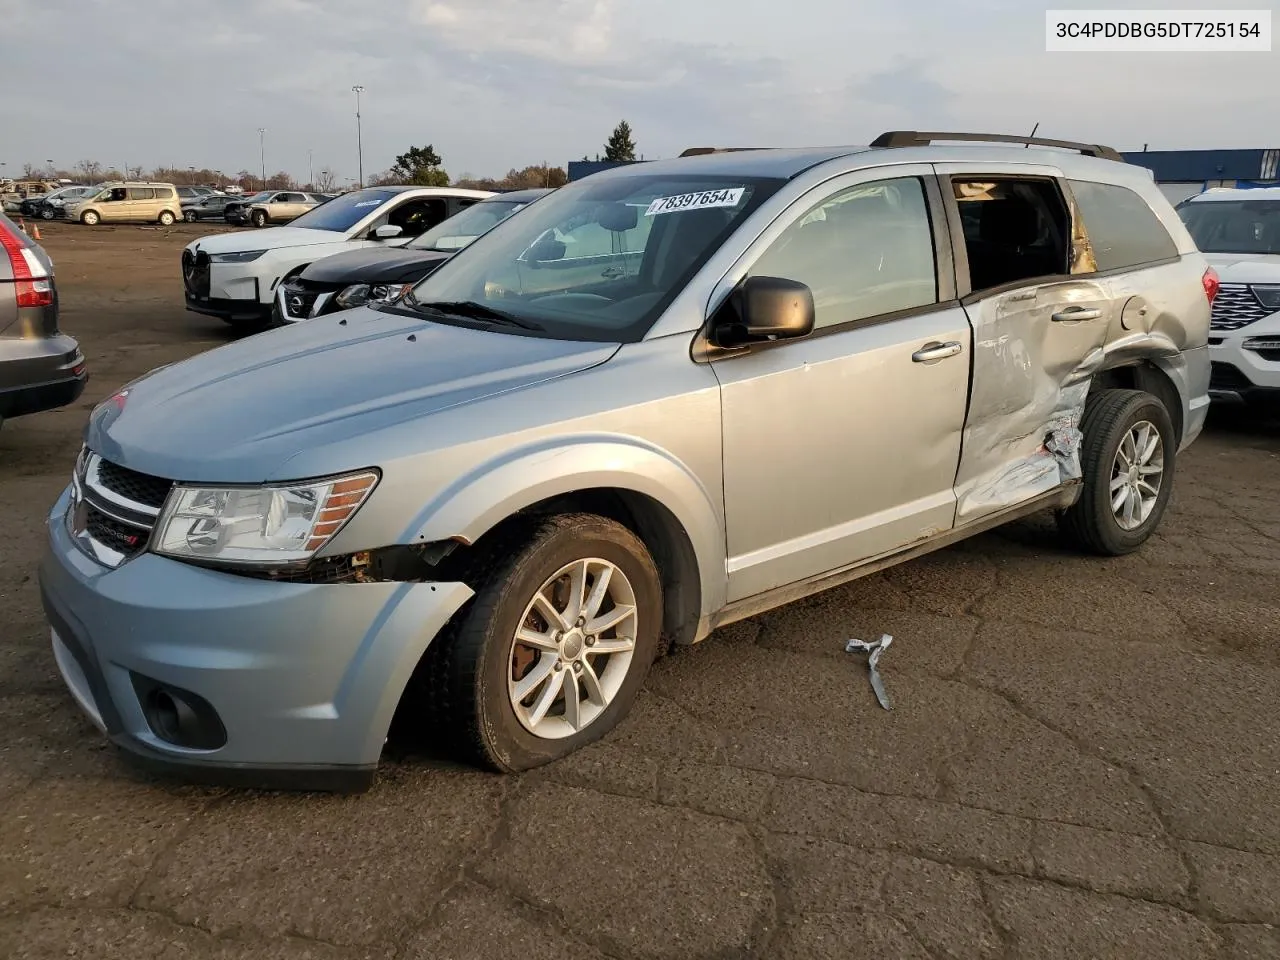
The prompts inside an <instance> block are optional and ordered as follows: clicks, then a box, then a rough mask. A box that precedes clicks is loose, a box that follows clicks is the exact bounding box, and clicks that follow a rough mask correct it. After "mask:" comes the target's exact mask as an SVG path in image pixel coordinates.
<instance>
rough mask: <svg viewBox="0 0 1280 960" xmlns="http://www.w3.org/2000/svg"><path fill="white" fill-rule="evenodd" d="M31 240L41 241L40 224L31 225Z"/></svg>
mask: <svg viewBox="0 0 1280 960" xmlns="http://www.w3.org/2000/svg"><path fill="white" fill-rule="evenodd" d="M31 239H32V240H39V239H41V237H40V224H38V223H33V224H32V225H31Z"/></svg>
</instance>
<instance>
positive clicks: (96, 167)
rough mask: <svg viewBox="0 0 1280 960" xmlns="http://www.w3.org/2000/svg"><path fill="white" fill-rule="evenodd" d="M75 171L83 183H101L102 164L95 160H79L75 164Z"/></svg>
mask: <svg viewBox="0 0 1280 960" xmlns="http://www.w3.org/2000/svg"><path fill="white" fill-rule="evenodd" d="M76 171H77V172H78V173H79V174H80V176H81V178H82V179H83V180H84V182H85V183H101V182H102V164H100V163H99V162H98V161H97V160H81V161H80V162H79V163H77V164H76Z"/></svg>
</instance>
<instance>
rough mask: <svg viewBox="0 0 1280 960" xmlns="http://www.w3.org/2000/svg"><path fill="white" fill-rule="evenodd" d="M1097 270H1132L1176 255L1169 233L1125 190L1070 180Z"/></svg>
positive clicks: (1147, 207) (1143, 205)
mask: <svg viewBox="0 0 1280 960" xmlns="http://www.w3.org/2000/svg"><path fill="white" fill-rule="evenodd" d="M1068 182H1069V183H1070V184H1071V192H1072V193H1074V194H1075V197H1076V206H1077V207H1079V209H1080V218H1081V219H1082V220H1084V227H1085V230H1086V231H1088V234H1089V242H1090V244H1091V245H1092V246H1093V255H1094V258H1095V259H1096V260H1097V261H1098V269H1099V270H1118V269H1120V268H1122V267H1136V266H1140V265H1141V264H1144V263H1154V262H1156V261H1157V260H1168V259H1170V258H1172V257H1176V256H1177V255H1178V248H1177V246H1176V245H1175V244H1174V242H1173V238H1172V237H1170V236H1169V231H1168V230H1166V229H1165V228H1164V224H1162V223H1161V222H1160V219H1159V218H1158V217H1157V216H1156V215H1155V213H1154V212H1153V211H1152V209H1151V208H1150V207H1149V206H1147V202H1146V201H1145V200H1143V199H1142V197H1140V196H1138V195H1137V194H1136V193H1134V192H1133V191H1132V190H1130V189H1128V188H1127V187H1117V186H1114V185H1113V184H1109V183H1092V182H1090V181H1087V180H1070V181H1068Z"/></svg>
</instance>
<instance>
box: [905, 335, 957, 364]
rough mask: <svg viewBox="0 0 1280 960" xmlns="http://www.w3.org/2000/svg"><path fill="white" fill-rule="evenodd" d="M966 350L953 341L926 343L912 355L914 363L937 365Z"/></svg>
mask: <svg viewBox="0 0 1280 960" xmlns="http://www.w3.org/2000/svg"><path fill="white" fill-rule="evenodd" d="M963 349H964V348H963V347H961V346H960V344H959V343H957V342H956V341H954V340H952V341H950V342H949V343H926V344H925V345H924V346H923V347H921V348H920V349H919V350H917V351H916V352H915V353H913V354H912V355H911V362H912V363H936V362H937V361H939V360H945V359H947V357H954V356H955V355H956V354H958V353H959V352H960V351H961V350H963Z"/></svg>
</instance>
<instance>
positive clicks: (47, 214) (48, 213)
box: [40, 207, 57, 220]
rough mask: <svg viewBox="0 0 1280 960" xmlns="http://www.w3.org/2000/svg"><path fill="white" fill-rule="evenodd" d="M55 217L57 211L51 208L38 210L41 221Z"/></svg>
mask: <svg viewBox="0 0 1280 960" xmlns="http://www.w3.org/2000/svg"><path fill="white" fill-rule="evenodd" d="M55 216H57V211H55V210H54V209H53V207H42V208H41V209H40V219H41V220H52V219H53V218H54V217H55Z"/></svg>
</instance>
